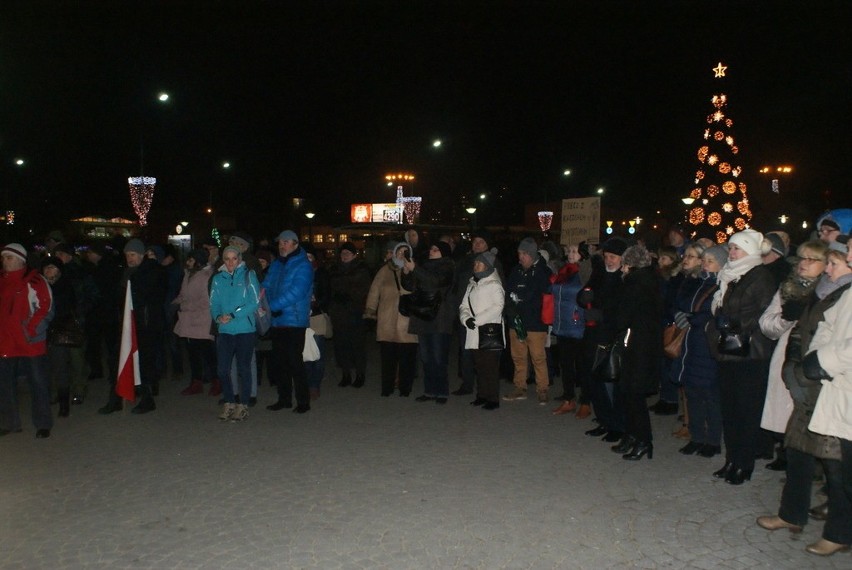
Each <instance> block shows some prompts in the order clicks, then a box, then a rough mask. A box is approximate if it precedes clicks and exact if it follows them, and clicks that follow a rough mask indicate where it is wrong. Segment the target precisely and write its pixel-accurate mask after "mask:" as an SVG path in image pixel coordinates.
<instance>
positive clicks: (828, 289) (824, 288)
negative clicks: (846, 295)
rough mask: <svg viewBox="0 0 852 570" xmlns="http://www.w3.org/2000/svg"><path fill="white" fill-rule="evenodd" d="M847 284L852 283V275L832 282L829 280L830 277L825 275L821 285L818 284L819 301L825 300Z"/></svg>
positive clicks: (848, 274)
mask: <svg viewBox="0 0 852 570" xmlns="http://www.w3.org/2000/svg"><path fill="white" fill-rule="evenodd" d="M847 283H852V273H847V274H846V275H842V276H840V277H838V278H837V281H832V280H831V279H829V278H828V275H823V276H822V278H821V279H820V280H819V283H817V286H816V296H817V298H819V299H825V298H826V297H828V296H829V295H831V294H832V293H834V292H835V291H836V290H838V289H840V288H841V287H843V286H844V285H846V284H847Z"/></svg>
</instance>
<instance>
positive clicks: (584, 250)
mask: <svg viewBox="0 0 852 570" xmlns="http://www.w3.org/2000/svg"><path fill="white" fill-rule="evenodd" d="M577 251H578V252H580V258H581V259H589V257H590V256H591V254H590V253H589V244H588V243H587V242H586V241H585V240H584V241H581V242H580V243H579V244H578V245H577Z"/></svg>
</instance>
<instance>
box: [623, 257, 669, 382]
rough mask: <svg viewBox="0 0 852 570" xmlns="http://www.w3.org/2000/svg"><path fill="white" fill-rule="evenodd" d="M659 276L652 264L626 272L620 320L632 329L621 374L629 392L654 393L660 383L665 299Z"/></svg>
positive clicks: (627, 327) (626, 327)
mask: <svg viewBox="0 0 852 570" xmlns="http://www.w3.org/2000/svg"><path fill="white" fill-rule="evenodd" d="M658 280H659V277H658V276H657V274H656V272H655V271H654V269H653V268H652V267H643V268H641V269H632V270H631V271H630V273H628V274H627V275H625V276H624V288H623V290H622V292H621V303H620V305H619V310H618V319H617V323H618V329H619V330H621V331H623V330H626V329H630V337H629V340H628V343H627V348H626V349H625V351H624V360H623V364H622V370H621V377H620V378H619V382H620V383H621V384H622V386H621V389H622V390H624V391H625V392H627V393H631V394H653V393H654V392H656V391H657V388H658V386H659V384H660V374H661V371H660V363H661V361H662V357H663V325H662V323H661V321H660V315H661V314H662V312H663V300H662V297H661V294H660V284H659V281H658Z"/></svg>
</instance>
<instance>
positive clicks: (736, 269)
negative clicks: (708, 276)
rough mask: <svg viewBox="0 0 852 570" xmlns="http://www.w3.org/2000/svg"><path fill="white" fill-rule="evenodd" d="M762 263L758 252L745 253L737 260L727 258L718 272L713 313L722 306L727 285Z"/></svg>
mask: <svg viewBox="0 0 852 570" xmlns="http://www.w3.org/2000/svg"><path fill="white" fill-rule="evenodd" d="M762 264H763V258H762V257H761V256H760V255H759V254H755V255H746V256H745V257H741V258H740V259H737V260H735V261H734V260H731V259H729V260H728V261H727V262H726V263H725V266H724V267H722V270H721V271H720V272H719V276H718V279H717V281H718V283H719V290H718V291H716V293H715V294H714V295H713V305H712V308H713V313H714V314H715V313H716V311H717V310H718V309H719V307H721V306H722V301H723V300H724V298H725V292H726V291H727V290H728V285H729V284H731V283H736V282H737V281H739V280H740V278H741V277H742V276H743V275H745V274H746V273H748V272H749V271H751V270H752V269H754V268H755V267H757V266H758V265H762Z"/></svg>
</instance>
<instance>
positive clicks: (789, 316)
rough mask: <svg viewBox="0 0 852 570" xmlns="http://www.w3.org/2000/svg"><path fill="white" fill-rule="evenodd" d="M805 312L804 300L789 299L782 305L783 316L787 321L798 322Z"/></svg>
mask: <svg viewBox="0 0 852 570" xmlns="http://www.w3.org/2000/svg"><path fill="white" fill-rule="evenodd" d="M804 312H805V303H804V302H802V301H787V302H785V303H784V304H783V305H781V318H782V319H784V320H785V321H789V322H796V321H798V320H799V319H800V318H801V317H802V313H804Z"/></svg>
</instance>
